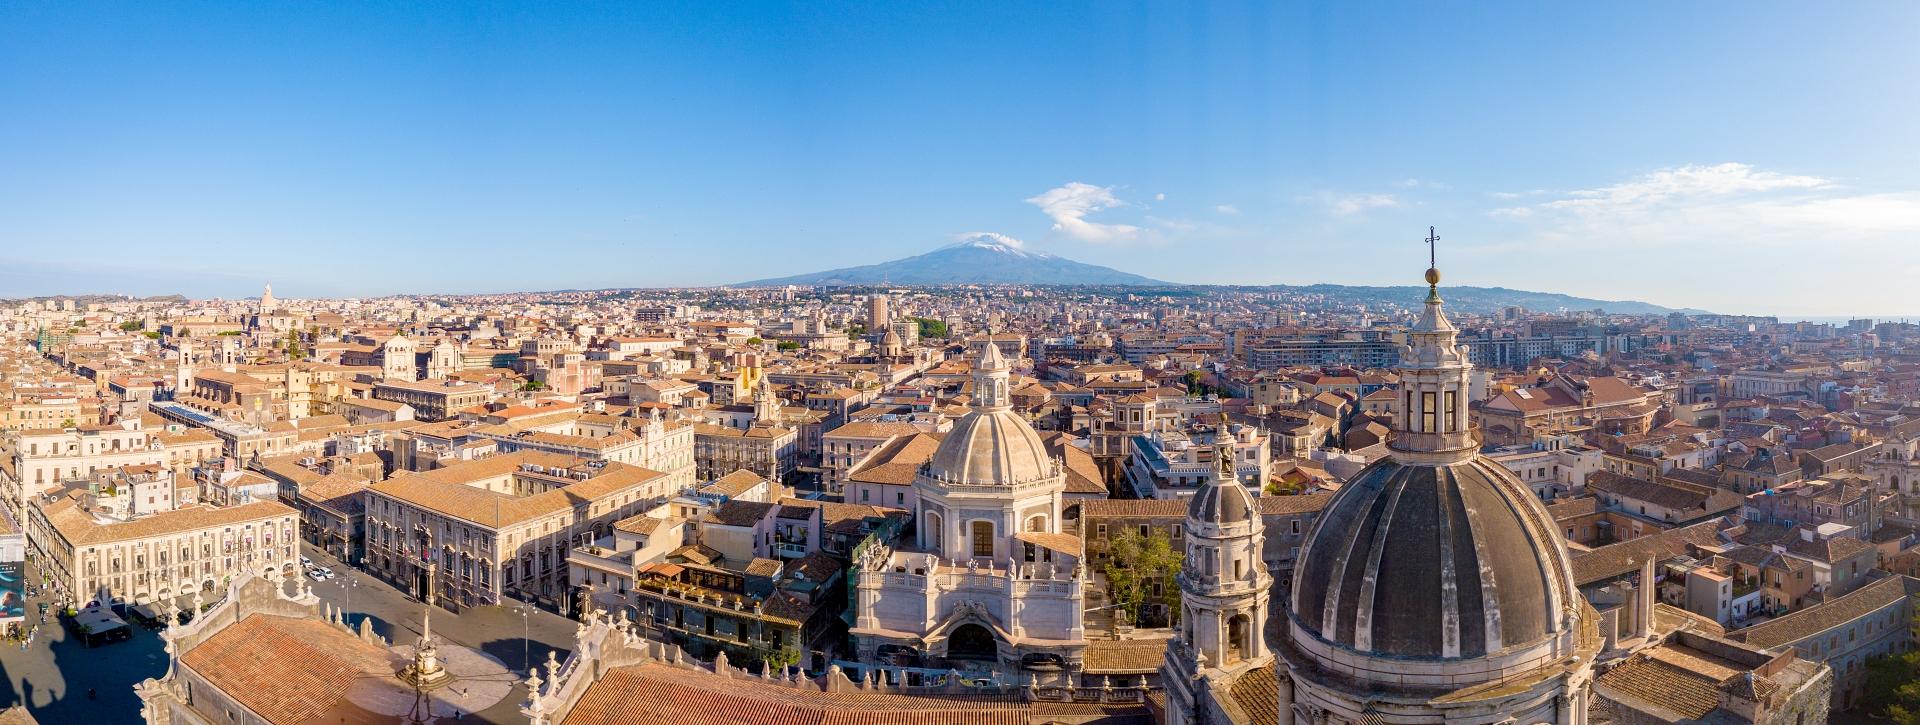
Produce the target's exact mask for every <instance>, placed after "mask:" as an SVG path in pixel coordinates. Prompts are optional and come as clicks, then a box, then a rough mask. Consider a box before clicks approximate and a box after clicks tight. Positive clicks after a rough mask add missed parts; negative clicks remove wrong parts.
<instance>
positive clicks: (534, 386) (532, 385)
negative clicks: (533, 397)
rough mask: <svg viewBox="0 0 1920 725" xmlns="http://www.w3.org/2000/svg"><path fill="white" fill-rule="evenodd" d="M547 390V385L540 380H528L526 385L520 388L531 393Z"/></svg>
mask: <svg viewBox="0 0 1920 725" xmlns="http://www.w3.org/2000/svg"><path fill="white" fill-rule="evenodd" d="M546 388H547V384H546V383H543V382H540V381H538V380H528V381H527V382H526V383H524V384H522V385H521V386H520V389H521V390H524V391H527V392H529V393H532V392H536V391H540V390H545V389H546Z"/></svg>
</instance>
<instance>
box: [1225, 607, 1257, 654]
mask: <svg viewBox="0 0 1920 725" xmlns="http://www.w3.org/2000/svg"><path fill="white" fill-rule="evenodd" d="M1250 622H1251V620H1249V619H1248V618H1247V615H1245V614H1236V615H1233V618H1232V619H1229V620H1227V661H1228V662H1235V661H1239V660H1243V659H1246V658H1247V655H1249V654H1252V652H1251V651H1250V650H1248V649H1247V647H1248V645H1249V644H1250V643H1249V642H1248V641H1247V634H1248V632H1249V630H1251V629H1252V627H1251V626H1250Z"/></svg>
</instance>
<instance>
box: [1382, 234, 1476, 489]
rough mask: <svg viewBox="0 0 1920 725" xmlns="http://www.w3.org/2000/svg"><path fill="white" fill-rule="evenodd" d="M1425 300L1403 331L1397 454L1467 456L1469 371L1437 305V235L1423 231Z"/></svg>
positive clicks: (1469, 444) (1454, 331)
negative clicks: (1425, 251) (1424, 244)
mask: <svg viewBox="0 0 1920 725" xmlns="http://www.w3.org/2000/svg"><path fill="white" fill-rule="evenodd" d="M1424 241H1425V242H1426V243H1427V248H1428V251H1427V263H1428V265H1429V266H1428V267H1427V273H1426V280H1427V299H1426V304H1425V306H1424V309H1422V310H1421V312H1420V318H1419V319H1418V320H1416V321H1415V322H1414V324H1413V326H1412V327H1411V328H1409V329H1408V330H1407V344H1406V346H1405V347H1403V348H1401V351H1400V366H1399V369H1398V371H1397V372H1399V374H1400V401H1399V402H1400V410H1401V414H1400V415H1398V416H1396V418H1395V421H1394V428H1395V435H1394V439H1393V441H1392V443H1391V444H1390V445H1392V447H1393V448H1394V449H1395V450H1398V451H1403V452H1415V453H1439V452H1447V453H1448V454H1449V455H1451V454H1454V453H1457V452H1459V451H1469V450H1472V449H1473V447H1474V441H1473V436H1472V433H1471V431H1470V430H1469V429H1470V428H1471V423H1470V421H1469V417H1468V413H1467V409H1468V405H1469V404H1470V401H1469V400H1468V392H1469V389H1470V385H1469V377H1470V375H1471V372H1472V370H1473V365H1472V363H1470V362H1468V359H1467V349H1466V347H1464V346H1462V345H1458V344H1456V343H1455V340H1456V339H1457V337H1458V336H1459V333H1460V329H1459V328H1457V327H1454V325H1453V322H1452V321H1451V320H1448V319H1447V314H1446V312H1445V310H1444V309H1443V303H1442V302H1441V300H1440V268H1439V266H1438V264H1437V261H1436V256H1435V252H1434V250H1433V248H1434V247H1435V246H1436V243H1437V242H1439V241H1440V235H1439V234H1436V233H1435V232H1434V229H1433V227H1428V228H1427V238H1426V239H1425V240H1424Z"/></svg>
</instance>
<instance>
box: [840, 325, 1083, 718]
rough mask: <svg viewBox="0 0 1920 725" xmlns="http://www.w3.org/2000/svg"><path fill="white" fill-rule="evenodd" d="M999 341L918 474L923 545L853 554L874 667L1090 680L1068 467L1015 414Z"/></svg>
mask: <svg viewBox="0 0 1920 725" xmlns="http://www.w3.org/2000/svg"><path fill="white" fill-rule="evenodd" d="M1009 377H1010V368H1009V365H1008V364H1007V360H1006V357H1005V356H1004V355H1003V354H1002V353H1001V351H1000V349H999V347H998V346H996V345H986V346H984V349H983V351H982V353H981V354H980V357H979V360H978V362H977V364H976V365H975V369H974V373H973V378H974V396H975V397H974V401H973V408H972V410H970V411H969V412H968V413H967V414H966V415H965V416H963V417H962V418H961V419H960V420H958V421H956V422H955V423H954V426H953V430H952V431H951V432H949V433H948V434H947V436H946V438H945V439H944V440H942V441H941V443H940V447H939V448H938V449H937V450H936V451H935V452H934V454H933V457H932V458H931V459H929V460H928V462H927V463H926V464H924V465H923V466H922V467H921V469H920V471H919V473H918V475H917V476H916V477H915V480H914V483H913V487H914V493H915V499H916V503H915V505H914V509H913V513H914V529H915V533H914V534H913V540H912V541H911V542H908V543H907V544H906V545H904V546H901V547H899V548H897V549H894V548H888V547H869V548H866V549H863V550H862V551H861V552H860V553H859V554H858V556H857V560H856V561H855V562H854V568H855V576H856V584H855V587H856V589H857V597H858V598H857V620H856V622H855V626H854V628H853V630H852V634H853V636H854V637H855V639H856V640H857V642H858V650H859V655H860V658H861V660H862V661H863V662H869V663H876V664H879V665H905V666H915V667H924V668H937V669H961V670H963V671H975V672H980V673H986V674H991V675H993V676H997V677H1000V678H1001V679H1002V681H1003V682H1005V683H1006V684H1021V683H1023V682H1027V681H1031V680H1035V679H1040V680H1054V679H1062V680H1064V679H1066V678H1072V677H1075V676H1077V673H1078V672H1079V670H1080V669H1081V663H1082V661H1083V657H1084V653H1085V650H1086V646H1087V643H1086V637H1085V631H1084V624H1083V617H1084V612H1083V611H1082V610H1083V608H1084V601H1085V595H1084V589H1085V586H1086V572H1085V570H1084V567H1083V566H1081V563H1080V560H1081V558H1082V556H1083V553H1084V549H1083V547H1082V543H1081V540H1080V538H1079V537H1077V536H1074V535H1071V534H1066V533H1062V532H1061V508H1062V505H1061V497H1062V493H1063V492H1064V491H1065V489H1066V471H1065V468H1064V466H1063V464H1062V462H1061V461H1060V460H1058V459H1056V458H1054V457H1052V456H1051V455H1049V454H1048V452H1047V448H1046V444H1045V443H1044V442H1043V441H1042V440H1041V439H1040V435H1039V434H1038V433H1037V432H1035V431H1034V429H1033V426H1032V425H1030V424H1028V423H1027V421H1026V420H1025V419H1023V418H1021V417H1020V416H1019V414H1017V413H1014V412H1013V410H1012V409H1011V391H1010V390H1009V386H1008V380H1009Z"/></svg>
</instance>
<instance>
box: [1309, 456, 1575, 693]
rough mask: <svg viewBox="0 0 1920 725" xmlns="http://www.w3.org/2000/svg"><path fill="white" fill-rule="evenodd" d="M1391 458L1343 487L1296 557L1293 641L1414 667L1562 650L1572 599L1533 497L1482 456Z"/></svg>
mask: <svg viewBox="0 0 1920 725" xmlns="http://www.w3.org/2000/svg"><path fill="white" fill-rule="evenodd" d="M1398 458H1400V456H1390V457H1388V458H1384V459H1381V460H1380V461H1379V462H1376V463H1375V464H1373V465H1372V466H1370V467H1368V468H1367V469H1365V470H1363V471H1361V472H1360V473H1359V474H1358V475H1356V476H1355V477H1354V479H1353V480H1352V481H1350V482H1348V483H1347V484H1345V485H1343V486H1342V487H1341V488H1340V491H1339V493H1337V494H1335V495H1334V499H1333V500H1332V501H1331V502H1329V503H1328V504H1327V508H1326V510H1325V511H1324V512H1322V514H1321V515H1320V519H1319V521H1318V522H1317V525H1316V526H1315V527H1314V529H1313V531H1312V532H1311V533H1310V534H1309V538H1308V540H1307V542H1306V544H1305V545H1304V546H1303V547H1302V548H1301V549H1300V556H1299V559H1298V560H1299V561H1300V562H1301V566H1300V570H1299V572H1298V574H1297V578H1296V580H1295V584H1294V602H1293V603H1294V606H1293V611H1294V613H1295V614H1294V616H1295V632H1296V636H1298V635H1300V634H1306V635H1311V636H1312V637H1314V638H1316V639H1318V640H1321V641H1322V642H1324V643H1327V644H1329V645H1333V646H1335V647H1337V648H1343V649H1348V650H1352V651H1356V652H1359V653H1361V654H1362V655H1365V656H1371V657H1387V658H1414V659H1423V660H1458V659H1473V658H1480V657H1489V656H1494V655H1496V654H1499V653H1501V652H1503V651H1510V650H1513V649H1516V648H1530V647H1534V646H1540V645H1543V644H1544V645H1547V647H1548V649H1554V650H1557V649H1559V648H1560V646H1559V645H1556V644H1550V642H1551V641H1553V640H1556V639H1558V640H1561V641H1563V642H1564V641H1566V640H1565V639H1564V638H1563V635H1565V634H1566V633H1567V630H1568V628H1569V627H1571V626H1573V625H1572V622H1573V618H1571V617H1568V616H1564V615H1563V613H1564V612H1566V611H1570V609H1571V607H1573V606H1574V605H1573V604H1572V603H1573V602H1576V601H1577V600H1578V599H1579V596H1580V595H1579V592H1578V591H1577V590H1576V588H1575V587H1574V583H1573V575H1572V565H1571V562H1570V560H1569V559H1568V556H1567V552H1566V549H1565V548H1564V547H1563V546H1562V545H1561V544H1560V543H1559V541H1558V539H1556V537H1555V536H1554V533H1555V532H1554V530H1553V528H1552V523H1551V522H1552V519H1551V518H1550V517H1549V516H1548V515H1547V512H1546V510H1545V508H1544V507H1542V506H1541V504H1540V503H1539V501H1538V500H1537V499H1535V498H1534V496H1533V493H1532V491H1531V490H1529V489H1528V488H1527V486H1526V485H1525V484H1523V483H1521V482H1520V481H1519V480H1518V479H1516V478H1515V477H1514V476H1513V474H1512V473H1510V472H1508V471H1507V470H1506V469H1505V468H1503V467H1501V466H1500V465H1498V464H1495V463H1492V462H1489V461H1487V460H1485V459H1483V458H1481V457H1479V456H1469V457H1466V458H1464V459H1459V460H1456V461H1454V462H1449V463H1441V464H1425V465H1410V464H1407V463H1403V462H1401V461H1399V460H1396V459H1398Z"/></svg>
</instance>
